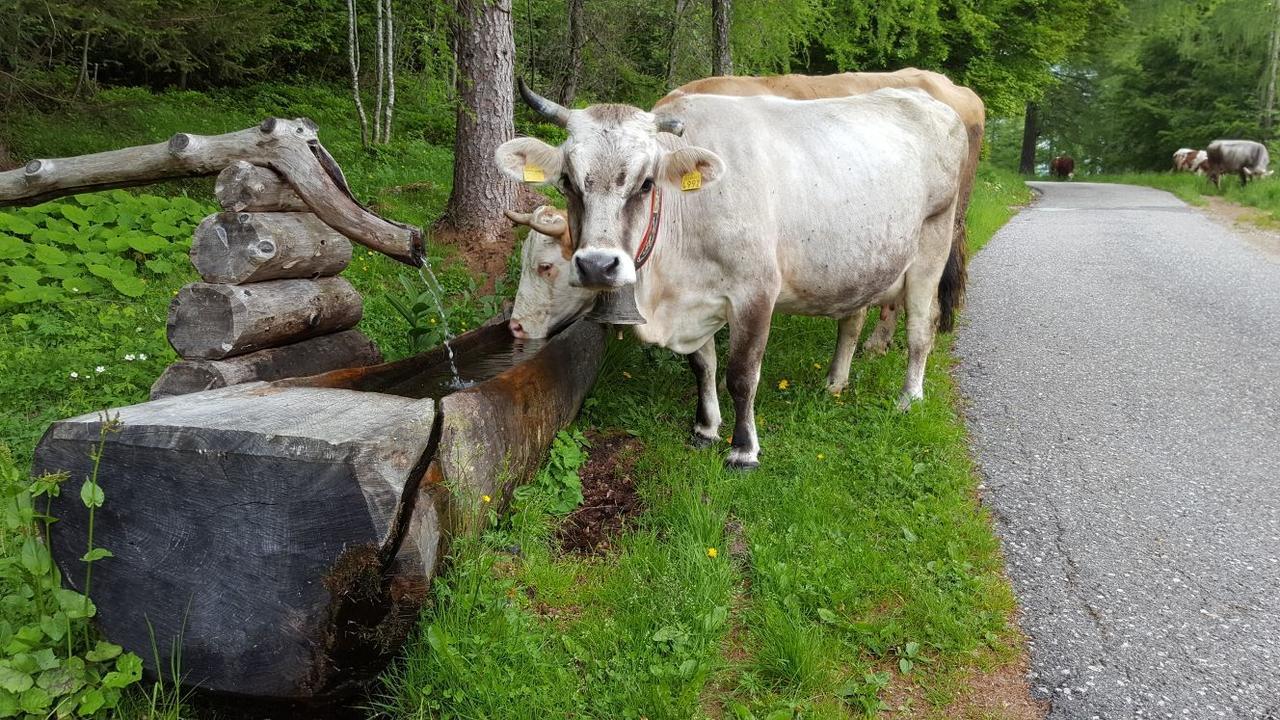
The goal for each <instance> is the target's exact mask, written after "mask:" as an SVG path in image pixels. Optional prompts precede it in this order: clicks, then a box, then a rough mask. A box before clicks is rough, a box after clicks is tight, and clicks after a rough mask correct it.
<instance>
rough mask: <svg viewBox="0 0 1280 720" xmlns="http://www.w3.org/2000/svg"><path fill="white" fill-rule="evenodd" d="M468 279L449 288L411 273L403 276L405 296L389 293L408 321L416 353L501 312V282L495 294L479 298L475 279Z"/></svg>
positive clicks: (392, 301)
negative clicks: (453, 287) (454, 287)
mask: <svg viewBox="0 0 1280 720" xmlns="http://www.w3.org/2000/svg"><path fill="white" fill-rule="evenodd" d="M465 282H466V284H465V286H463V287H462V288H461V289H454V290H450V289H449V288H446V287H444V284H443V283H442V284H440V285H435V283H433V282H432V281H431V280H428V279H427V278H426V276H425V275H424V276H423V277H422V279H421V281H419V280H416V279H414V278H413V277H411V276H408V275H401V276H400V286H401V287H402V288H403V289H404V295H403V296H401V297H396V296H395V295H390V294H389V295H388V296H387V300H388V302H390V303H391V306H392V307H393V308H395V310H396V313H398V314H399V315H400V317H402V318H404V320H405V321H406V322H408V323H409V347H410V349H411V350H412V351H413V352H415V353H418V352H422V351H423V350H427V349H430V348H433V347H435V346H437V345H440V344H441V343H443V342H444V341H445V340H446V339H448V338H449V333H452V334H455V335H458V334H461V333H464V332H466V331H467V330H470V329H473V328H476V327H479V326H480V324H481V323H483V322H484V321H485V320H488V319H489V318H491V317H493V316H495V315H497V314H498V313H500V312H502V303H503V300H504V298H505V296H506V293H505V292H504V289H503V283H502V282H501V281H500V282H499V283H498V284H497V287H496V288H495V292H494V294H492V295H484V296H480V297H477V292H478V288H477V285H476V282H475V280H474V279H473V278H470V277H467V278H466V280H465Z"/></svg>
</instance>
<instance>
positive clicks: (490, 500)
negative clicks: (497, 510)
mask: <svg viewBox="0 0 1280 720" xmlns="http://www.w3.org/2000/svg"><path fill="white" fill-rule="evenodd" d="M480 499H481V500H483V501H485V502H492V501H493V498H491V497H489V496H488V495H484V496H482V497H481V498H480Z"/></svg>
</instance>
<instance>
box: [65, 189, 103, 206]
mask: <svg viewBox="0 0 1280 720" xmlns="http://www.w3.org/2000/svg"><path fill="white" fill-rule="evenodd" d="M71 199H72V200H75V201H76V202H78V203H80V204H81V205H83V206H84V207H89V206H90V205H99V204H101V203H105V202H106V201H107V198H106V196H105V195H101V194H98V193H91V192H87V193H80V194H79V195H72V196H71Z"/></svg>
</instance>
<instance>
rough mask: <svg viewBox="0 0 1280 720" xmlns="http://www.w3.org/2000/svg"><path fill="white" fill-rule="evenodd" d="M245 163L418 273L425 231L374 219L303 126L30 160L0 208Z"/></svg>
mask: <svg viewBox="0 0 1280 720" xmlns="http://www.w3.org/2000/svg"><path fill="white" fill-rule="evenodd" d="M238 160H245V161H248V162H252V163H254V164H256V165H262V166H265V167H269V168H271V169H272V170H274V171H276V172H277V173H279V174H280V175H281V176H283V177H284V178H285V179H286V180H287V181H288V182H289V185H290V186H291V187H293V189H294V190H295V191H296V192H297V194H298V196H299V197H301V198H302V200H303V202H305V203H306V205H307V207H308V208H310V209H311V211H312V212H314V213H315V214H316V215H317V216H319V217H320V219H321V220H323V221H324V222H325V224H327V225H329V226H330V227H332V228H334V229H335V230H337V231H338V232H340V233H342V234H343V235H346V236H347V237H348V238H350V239H351V240H353V241H355V242H358V243H360V244H362V245H365V246H366V247H369V248H371V249H373V250H377V251H378V252H381V253H384V254H386V255H389V256H391V257H393V258H395V259H397V260H400V261H401V262H404V263H407V264H409V265H421V264H422V258H423V257H424V255H423V247H422V237H423V236H422V231H421V230H420V229H419V228H416V227H413V226H412V225H404V224H402V223H397V222H392V221H390V220H385V219H383V218H381V217H378V216H377V215H375V214H374V213H372V212H370V211H369V210H368V208H366V207H364V206H363V205H361V204H360V203H359V202H358V201H357V200H356V199H355V198H354V197H353V196H352V194H351V189H350V188H349V187H347V181H346V178H345V177H343V175H342V170H341V168H339V167H338V164H337V163H336V162H334V160H333V157H332V156H330V155H329V152H328V151H327V150H325V149H324V146H323V145H321V144H320V140H319V138H318V137H317V135H316V125H315V123H313V122H311V121H310V120H307V119H306V118H299V119H297V120H281V119H279V118H267V119H266V120H264V121H263V122H262V124H261V125H259V126H258V127H256V128H249V129H247V130H238V131H236V132H231V133H226V134H223V135H191V134H188V133H178V134H177V135H174V136H173V137H172V138H170V139H169V141H168V142H163V143H156V144H155V145H140V146H137V147H131V148H123V149H120V150H108V151H107V152H101V153H94V154H92V155H78V156H76V157H70V158H60V159H55V160H45V159H41V160H32V161H31V162H29V163H27V166H26V167H25V168H24V169H22V170H11V171H9V172H2V173H0V207H5V206H9V205H36V204H38V203H42V202H44V201H46V200H52V199H54V198H57V197H62V196H64V195H74V194H76V193H81V192H89V191H94V190H106V189H109V188H117V187H129V186H133V185H145V184H148V183H153V182H156V181H158V180H168V179H172V178H179V177H190V176H193V175H211V174H213V173H216V172H220V171H221V170H222V169H223V168H225V167H227V166H228V165H230V164H232V163H234V162H236V161H238Z"/></svg>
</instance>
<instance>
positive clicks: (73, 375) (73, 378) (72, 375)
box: [71, 370, 80, 380]
mask: <svg viewBox="0 0 1280 720" xmlns="http://www.w3.org/2000/svg"><path fill="white" fill-rule="evenodd" d="M78 377H80V373H78V372H75V371H74V370H73V371H72V372H71V379H72V380H75V379H76V378H78Z"/></svg>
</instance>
